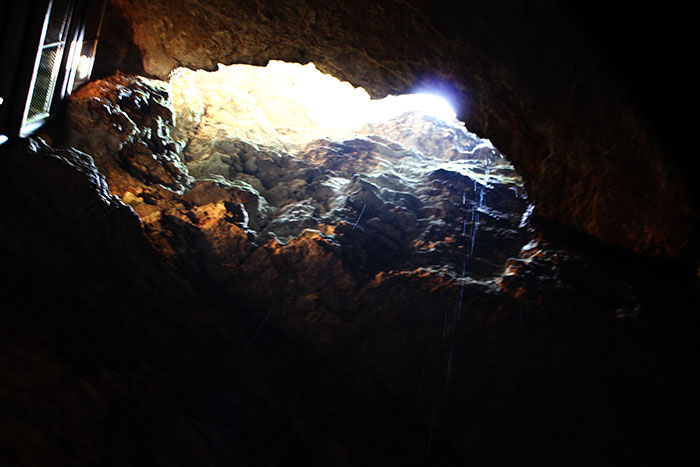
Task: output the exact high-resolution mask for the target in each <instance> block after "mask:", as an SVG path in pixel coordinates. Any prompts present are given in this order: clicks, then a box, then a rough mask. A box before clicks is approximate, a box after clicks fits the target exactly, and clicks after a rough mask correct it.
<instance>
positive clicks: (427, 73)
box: [112, 0, 700, 258]
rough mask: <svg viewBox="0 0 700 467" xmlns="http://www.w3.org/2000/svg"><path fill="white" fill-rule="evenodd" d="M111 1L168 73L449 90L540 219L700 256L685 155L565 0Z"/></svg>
mask: <svg viewBox="0 0 700 467" xmlns="http://www.w3.org/2000/svg"><path fill="white" fill-rule="evenodd" d="M112 3H113V5H114V6H115V7H116V9H117V10H118V11H119V12H121V14H122V15H123V17H124V18H125V19H126V22H127V24H128V25H129V26H130V27H131V28H132V29H133V42H134V43H135V44H136V45H137V46H138V48H139V49H140V51H141V53H142V55H143V69H144V70H145V72H147V73H150V74H151V75H155V76H157V77H161V78H164V77H166V76H167V75H168V74H169V73H170V71H172V70H173V69H175V68H177V67H181V66H186V67H190V68H193V69H198V68H204V69H209V70H211V69H214V68H215V67H216V64H217V63H224V64H231V63H249V64H257V65H262V64H265V63H267V61H268V60H270V59H282V60H286V61H298V62H302V63H305V62H308V61H312V62H314V63H315V64H316V65H317V66H318V67H319V68H320V69H322V70H324V71H327V72H329V73H332V74H333V75H335V76H337V77H339V78H341V79H344V80H347V81H350V82H352V83H353V84H355V85H358V86H363V87H365V88H366V89H367V90H368V91H369V92H371V93H372V94H373V95H375V96H383V95H386V94H387V93H394V94H398V93H405V92H409V91H412V90H414V89H416V88H421V87H432V88H437V89H443V90H444V92H446V93H447V94H448V95H451V97H452V98H453V100H454V102H455V103H456V105H457V106H458V108H459V115H460V118H461V119H462V120H463V121H464V122H465V123H466V124H467V126H468V127H469V128H470V129H471V130H472V131H475V132H476V133H477V134H479V135H482V136H485V137H488V138H489V139H491V140H492V141H493V142H494V144H495V145H496V146H497V147H498V148H499V149H500V150H502V151H503V152H504V153H505V154H508V156H509V158H510V159H511V160H512V162H513V164H514V165H515V167H516V169H517V170H518V171H519V173H520V174H521V175H522V176H523V177H524V179H525V182H526V186H527V189H528V192H529V193H530V194H531V196H532V197H533V200H534V202H535V205H536V206H537V213H538V214H539V215H540V216H541V217H543V218H545V219H550V220H554V221H558V222H560V223H563V224H565V225H568V226H571V227H573V228H575V229H577V230H579V231H582V232H587V233H589V234H591V235H593V236H595V237H597V238H599V239H600V240H602V241H603V242H605V243H608V244H612V245H617V246H621V247H623V248H627V249H631V250H634V251H637V252H642V253H645V254H651V255H659V256H664V257H673V258H687V257H688V255H695V254H696V252H695V250H694V248H695V246H696V245H695V243H696V241H697V238H698V219H699V218H700V216H699V215H698V206H697V203H696V198H695V197H694V192H693V191H692V190H691V189H690V188H689V181H690V180H691V179H690V177H686V176H684V174H683V173H682V172H681V171H680V170H679V167H678V165H676V164H675V162H674V161H682V156H681V155H679V154H680V153H679V154H673V153H669V152H667V151H665V150H664V147H668V145H667V144H666V142H664V141H660V140H659V138H658V136H657V135H656V134H655V133H654V132H653V131H651V129H650V127H649V125H648V123H647V121H646V119H645V118H642V117H640V116H639V113H638V112H637V111H636V110H635V106H634V105H633V104H632V103H631V102H630V100H629V99H628V97H627V95H626V93H625V91H624V90H623V89H621V88H620V86H619V85H618V84H617V82H616V80H615V79H613V78H612V73H611V72H610V71H609V70H607V69H606V64H605V62H604V61H602V60H600V58H599V57H597V56H596V55H594V53H593V51H592V50H591V48H590V47H589V45H588V44H587V43H586V42H585V41H584V39H583V36H582V33H581V30H580V29H579V28H578V27H577V26H578V24H576V23H575V21H573V20H572V18H571V16H570V15H569V14H568V10H565V9H564V7H563V6H562V5H559V4H556V3H553V2H547V1H543V2H529V1H528V2H515V3H513V2H495V3H494V2H487V3H484V2H479V3H473V2H440V3H439V4H437V5H436V4H435V2H425V1H422V0H411V1H401V2H398V1H397V2H380V3H377V2H373V1H372V2H370V1H355V2H340V1H334V2H316V1H312V0H310V1H303V2H300V1H297V0H289V1H282V2H280V1H277V0H275V1H256V2H242V1H239V2H231V1H229V0H226V1H224V0H189V1H187V2H184V3H183V2H179V1H178V2H174V1H170V0H159V1H155V2H149V3H148V4H147V5H142V4H141V3H138V2H133V1H132V0H113V2H112ZM591 9H592V11H593V10H596V9H595V8H594V7H591ZM596 11H597V10H596ZM604 11H606V14H607V12H608V6H607V5H606V8H604ZM628 14H629V12H627V11H625V15H624V16H623V17H622V18H624V20H625V21H627V16H628ZM603 16H605V15H603ZM610 29H611V30H614V28H612V27H611V28H610ZM116 66H119V65H118V64H116ZM658 75H659V73H656V74H655V75H654V76H658ZM647 100H648V99H647ZM657 120H658V119H657ZM665 136H666V137H670V135H665Z"/></svg>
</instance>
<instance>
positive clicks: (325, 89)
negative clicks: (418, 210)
mask: <svg viewBox="0 0 700 467" xmlns="http://www.w3.org/2000/svg"><path fill="white" fill-rule="evenodd" d="M170 82H171V85H172V90H173V96H174V102H175V106H176V111H178V113H180V112H179V109H178V107H179V108H180V109H182V108H184V107H187V108H189V109H191V108H192V107H193V106H195V107H197V106H198V107H201V108H202V110H203V113H204V115H205V116H206V118H207V119H208V120H209V122H210V123H211V122H214V123H217V122H218V123H220V124H221V125H226V128H227V131H228V132H229V133H233V134H239V133H240V134H242V135H243V134H244V135H245V138H246V139H247V140H251V141H255V142H258V143H261V144H266V145H277V144H281V145H283V146H285V147H286V148H287V149H290V150H291V149H293V147H295V146H299V145H303V144H306V143H308V142H311V141H313V140H315V139H319V138H324V137H326V138H337V139H342V138H347V137H352V136H353V135H354V134H355V133H356V132H357V131H359V129H360V128H361V127H362V126H363V125H366V124H371V123H378V122H381V121H386V120H390V119H392V118H395V117H398V116H400V115H401V114H403V113H406V112H411V111H418V112H422V113H424V114H427V115H430V116H433V117H435V118H438V119H441V120H443V121H445V122H446V123H450V124H455V125H459V124H460V123H459V122H458V121H457V120H456V114H455V111H454V110H453V109H452V107H451V106H450V104H449V103H448V102H447V101H446V100H445V99H444V98H443V97H440V96H438V95H434V94H429V93H420V94H407V95H402V96H388V97H386V98H384V99H376V100H373V99H370V96H369V94H368V93H367V91H365V90H364V89H363V88H355V87H353V86H352V85H351V84H350V83H348V82H344V81H340V80H338V79H336V78H334V77H332V76H330V75H326V74H323V73H321V72H320V71H319V70H318V69H317V68H316V67H315V66H314V64H313V63H308V64H306V65H300V64H298V63H286V62H281V61H270V62H269V64H268V65H267V66H266V67H256V66H250V65H230V66H225V65H219V68H218V70H217V71H215V72H206V71H192V70H188V69H178V70H176V71H175V72H174V73H173V75H172V76H171V81H170ZM251 128H252V129H251Z"/></svg>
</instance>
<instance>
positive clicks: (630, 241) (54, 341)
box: [0, 0, 700, 466]
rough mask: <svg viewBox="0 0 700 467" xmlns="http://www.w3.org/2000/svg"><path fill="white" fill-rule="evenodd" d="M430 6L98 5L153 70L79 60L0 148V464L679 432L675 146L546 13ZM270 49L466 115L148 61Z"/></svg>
mask: <svg viewBox="0 0 700 467" xmlns="http://www.w3.org/2000/svg"><path fill="white" fill-rule="evenodd" d="M450 3H451V2H445V3H441V4H439V5H435V4H434V2H433V3H430V2H422V1H413V0H411V1H401V2H380V3H376V2H363V1H360V2H353V3H352V5H346V4H341V3H338V2H315V1H302V2H286V1H284V2H266V1H258V2H252V3H251V2H231V1H227V2H224V1H218V0H210V1H206V2H204V1H197V0H192V1H188V2H170V1H167V0H158V1H155V2H149V3H147V4H141V3H138V5H137V4H136V3H135V2H130V1H128V0H114V1H113V2H112V7H115V8H116V9H112V10H111V12H110V15H121V16H122V17H123V18H122V19H123V21H124V22H123V23H119V27H120V28H121V29H120V31H126V32H128V31H129V30H130V29H131V30H133V41H134V43H135V45H136V46H138V51H139V52H140V54H141V55H142V56H143V60H144V61H143V63H138V64H136V65H135V66H132V67H131V68H132V70H131V71H134V69H138V68H141V70H140V71H141V72H142V74H144V75H145V74H147V75H150V78H147V77H144V76H138V75H136V74H124V73H116V74H114V75H112V76H109V77H105V78H104V79H99V80H95V81H93V82H91V83H88V84H87V85H85V86H83V87H82V88H80V89H79V90H78V91H76V92H75V93H74V94H73V95H72V96H71V97H70V99H69V100H68V102H66V106H65V111H64V112H63V114H62V115H60V118H59V119H57V120H56V121H54V122H53V123H52V125H50V126H49V127H48V128H46V129H45V130H43V132H42V134H41V135H37V136H33V137H32V138H29V139H21V140H12V141H10V142H8V143H5V144H3V145H2V146H0V163H2V165H3V169H4V170H3V173H4V174H5V177H4V181H3V183H2V184H0V196H2V199H3V200H4V201H3V203H1V204H0V216H1V218H2V229H0V235H1V237H0V240H1V241H0V255H1V257H2V258H3V264H4V265H5V266H6V268H7V270H8V271H10V272H11V274H9V275H8V276H9V277H8V278H6V279H4V281H5V287H4V288H3V289H2V291H1V292H2V293H1V294H0V351H2V354H3V359H2V367H0V369H1V370H2V371H1V372H0V373H1V374H2V375H3V376H2V378H0V433H1V436H0V464H7V465H18V466H21V465H51V464H66V465H134V464H144V463H145V464H167V465H200V464H207V465H250V466H268V465H270V466H272V465H310V466H315V465H319V466H321V465H348V466H354V465H430V466H438V465H439V466H452V465H455V466H456V465H465V464H483V465H513V464H516V463H525V464H531V463H535V462H537V463H539V464H553V465H554V464H556V465H561V464H566V465H570V464H573V465H591V464H593V463H601V462H602V463H617V464H627V463H649V462H651V463H658V464H674V463H678V462H679V461H680V459H682V458H683V455H684V454H687V453H689V452H690V453H692V449H694V443H695V441H696V440H697V438H698V429H697V423H696V421H697V415H698V404H697V401H696V398H697V393H698V390H700V387H698V383H697V381H696V378H694V369H695V368H696V367H697V360H698V352H697V342H696V338H695V335H696V330H697V329H698V324H699V323H698V317H697V312H696V310H697V309H698V306H697V305H698V303H699V299H698V293H697V264H695V263H693V258H692V256H691V255H692V251H693V250H692V248H693V241H694V240H695V237H694V235H696V232H697V230H696V228H697V225H696V224H694V223H693V222H695V220H696V219H697V212H696V211H695V209H696V207H695V206H694V202H695V201H694V199H693V197H692V194H691V193H690V191H689V189H688V187H687V186H686V184H685V182H684V181H683V178H682V176H681V175H679V173H678V170H679V169H678V167H677V166H676V164H674V162H673V158H672V157H668V156H667V155H666V154H664V153H663V150H662V149H661V146H660V145H659V144H658V143H657V142H656V141H655V137H654V136H653V135H652V133H650V132H648V131H647V130H648V128H647V127H646V124H645V122H644V121H643V120H642V119H640V118H639V117H638V115H637V114H635V113H634V112H632V111H631V110H630V107H629V105H628V104H629V103H628V102H627V101H626V100H625V98H624V96H623V97H620V96H619V95H618V94H616V92H615V86H614V85H612V84H610V83H609V82H607V81H606V78H605V76H606V75H605V74H604V73H603V72H602V71H601V70H599V69H598V68H597V67H598V66H599V65H600V64H599V63H598V62H597V61H596V60H595V59H594V58H595V57H594V56H592V55H589V53H590V51H589V50H588V49H587V48H586V46H585V44H583V43H581V42H579V38H578V36H577V35H576V32H575V31H569V26H571V24H570V23H566V22H563V23H559V22H558V21H559V20H561V19H562V18H566V16H562V15H561V14H560V11H559V10H558V7H556V6H554V5H550V4H549V3H548V2H535V3H533V4H531V3H530V2H527V4H525V3H522V4H519V3H517V2H516V3H515V4H513V2H508V4H507V5H505V4H504V5H500V4H489V5H481V6H475V7H474V8H475V10H474V11H469V12H467V11H465V10H466V8H467V6H465V5H462V4H461V3H460V5H450ZM448 5H449V8H448ZM110 8H111V7H110ZM506 11H509V13H508V14H506V15H505V16H504V18H505V19H504V23H501V22H499V21H497V19H498V18H500V17H499V16H497V15H496V14H497V13H498V14H500V13H503V12H506ZM519 15H522V16H523V17H525V18H529V19H535V21H533V22H532V23H528V22H521V21H518V20H517V18H518V17H519ZM114 24H116V23H112V27H114ZM107 26H108V27H107V29H106V31H105V34H106V39H109V34H114V33H115V30H114V29H112V31H111V32H110V30H109V25H107ZM543 26H551V28H550V29H548V28H543ZM506 27H507V28H512V29H509V30H508V31H507V36H506V37H505V38H504V39H503V40H502V41H498V40H496V36H497V34H496V33H497V32H498V31H499V29H500V28H506ZM562 38H563V39H562ZM519 39H527V40H523V41H522V43H520V42H519ZM560 39H561V41H562V42H561V43H562V44H563V45H562V46H561V49H559V48H558V47H556V46H553V45H552V43H554V42H551V41H555V40H556V41H558V40H560ZM122 40H123V38H122ZM550 40H551V41H550ZM556 43H557V44H559V42H556ZM543 44H545V45H547V47H543ZM122 45H124V44H122ZM127 45H128V44H127ZM133 45H134V44H131V45H130V46H129V47H131V46H133ZM108 50H110V49H108ZM111 50H113V51H114V50H115V49H111ZM135 50H136V49H133V48H129V49H128V50H126V51H125V53H124V54H119V53H117V52H115V57H117V56H123V57H132V58H133V57H138V56H139V53H136V52H135ZM516 52H517V53H516ZM530 52H532V53H530ZM572 52H573V56H572V57H570V56H569V55H570V54H571V53H572ZM280 58H282V59H287V60H292V61H299V62H307V61H313V62H314V63H315V64H316V65H317V66H318V67H319V68H320V69H322V70H325V71H330V72H332V73H333V74H334V75H335V76H337V77H342V78H346V79H348V80H350V81H351V82H352V83H353V84H355V85H363V86H365V87H366V88H367V89H368V90H369V91H370V92H371V93H372V94H373V95H374V96H375V97H378V96H382V95H384V94H387V93H400V92H402V91H405V90H408V89H410V88H412V87H414V86H416V85H420V84H426V83H430V84H432V85H433V86H438V87H439V86H440V85H443V86H444V88H443V90H444V91H445V92H451V93H452V97H453V99H454V100H455V102H457V103H458V104H459V105H460V118H461V120H462V121H465V122H466V123H467V126H466V127H465V126H464V125H462V124H461V123H460V122H459V121H456V120H455V121H442V120H439V119H435V118H432V117H430V116H426V115H424V114H419V113H403V114H399V115H395V116H393V117H391V118H389V119H387V120H384V121H375V122H371V123H368V124H366V125H364V126H362V127H360V128H353V129H352V131H345V132H336V133H331V134H328V135H326V136H322V135H319V134H316V133H315V130H314V131H312V130H310V126H309V125H306V123H308V122H307V121H306V120H305V119H304V120H303V121H302V120H301V119H300V120H299V121H297V122H296V123H297V125H296V126H294V125H292V126H290V125H287V123H288V119H286V117H287V116H286V115H285V116H284V117H285V118H282V116H281V115H279V114H277V115H276V117H279V118H277V119H275V118H270V119H269V120H271V121H272V122H271V123H272V125H271V126H266V125H257V126H255V125H254V126H252V127H251V126H249V125H248V123H250V122H249V121H248V120H249V119H248V118H247V117H248V116H249V114H248V113H246V112H248V111H250V112H251V114H252V113H255V112H258V111H260V110H261V108H260V107H261V105H260V102H254V103H253V104H251V105H249V106H248V107H246V106H244V105H243V104H241V103H240V102H237V101H236V99H238V98H239V97H240V95H236V93H234V92H233V91H232V92H231V93H230V95H229V96H228V97H226V96H224V97H226V98H224V97H222V96H207V92H206V89H204V88H199V87H198V86H197V80H198V79H200V78H201V80H202V81H201V82H204V81H206V80H207V79H209V78H208V76H209V75H208V74H206V73H205V72H204V71H198V72H195V71H188V70H183V69H179V70H178V71H176V72H175V74H174V75H172V78H171V79H170V80H169V81H166V80H165V79H166V78H168V77H169V74H170V72H171V71H172V70H174V69H175V68H179V67H181V66H186V67H191V68H193V69H197V68H204V69H210V70H211V69H214V68H215V67H216V65H217V63H219V62H222V63H234V62H236V63H238V62H241V63H253V64H264V63H266V62H267V61H268V60H270V59H280ZM569 58H571V60H569ZM114 60H115V61H116V58H115V59H114ZM108 62H109V60H108ZM103 63H104V62H103ZM110 63H112V64H113V65H115V66H116V67H119V66H121V65H123V63H113V62H110ZM533 64H534V65H537V66H536V67H533ZM131 65H134V64H133V63H131ZM577 67H583V71H581V70H577ZM107 68H109V67H107ZM533 70H539V71H537V72H536V71H533ZM599 72H600V74H599ZM590 76H595V77H596V78H595V80H594V81H592V82H589V81H587V79H588V77H590ZM599 91H600V93H599ZM229 98H230V99H229ZM268 98H269V96H268ZM263 106H264V105H263ZM571 108H576V109H578V110H579V112H578V113H572V111H571ZM232 109H235V112H233V111H232ZM232 115H233V121H234V124H233V125H232V124H231V118H230V117H231V116H232ZM243 117H245V118H243ZM290 118H297V116H296V115H295V116H293V117H290ZM244 121H245V124H243V123H244ZM467 128H469V130H470V131H476V132H477V133H478V134H480V135H483V136H488V137H489V138H490V139H491V140H492V141H493V143H494V144H495V147H494V146H493V145H492V144H491V143H490V142H489V141H487V140H482V139H481V138H479V137H477V136H476V134H474V133H470V131H467ZM496 148H498V149H496ZM499 150H503V151H504V154H505V155H506V156H507V158H508V159H506V157H504V156H503V155H502V154H501V153H500V152H499ZM510 161H512V163H513V165H511V163H510ZM630 167H635V168H636V170H633V171H632V170H629V168H630ZM516 169H517V172H516ZM518 174H520V175H522V178H521V176H520V175H518ZM533 209H534V211H535V213H534V214H533ZM552 221H554V222H552ZM582 233H583V234H582ZM620 247H623V248H622V249H620ZM640 252H641V253H644V254H639V253H640Z"/></svg>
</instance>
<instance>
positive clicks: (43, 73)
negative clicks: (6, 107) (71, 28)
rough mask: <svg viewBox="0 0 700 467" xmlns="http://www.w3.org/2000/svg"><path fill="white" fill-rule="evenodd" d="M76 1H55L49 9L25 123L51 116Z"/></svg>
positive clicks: (23, 124)
mask: <svg viewBox="0 0 700 467" xmlns="http://www.w3.org/2000/svg"><path fill="white" fill-rule="evenodd" d="M71 4H72V2H71V1H70V0H53V1H52V2H51V3H50V6H49V9H48V11H47V15H48V23H47V24H46V33H45V34H44V39H43V41H42V46H41V49H40V50H41V51H40V54H39V57H38V59H39V60H38V64H37V67H36V70H35V72H34V77H33V83H32V91H31V94H30V98H29V102H28V105H27V108H26V110H25V112H26V113H25V117H24V122H23V123H22V126H25V125H27V124H28V123H33V122H35V121H37V120H40V119H42V118H44V117H47V116H48V115H49V111H50V109H51V101H52V98H53V94H54V89H55V86H56V81H57V79H58V74H59V68H60V64H61V59H62V58H63V51H64V49H65V47H66V36H67V34H68V23H69V17H70V10H71Z"/></svg>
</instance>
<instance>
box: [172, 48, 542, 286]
mask: <svg viewBox="0 0 700 467" xmlns="http://www.w3.org/2000/svg"><path fill="white" fill-rule="evenodd" d="M169 86H170V92H171V94H172V101H173V107H174V111H175V126H174V130H173V138H174V139H175V140H176V141H179V144H180V145H181V146H182V151H183V155H184V159H185V163H186V165H187V167H188V171H189V174H190V175H192V176H193V177H194V178H195V179H207V178H216V179H223V180H225V181H226V182H227V183H234V184H236V185H237V186H239V187H244V188H245V189H248V190H250V191H252V192H254V193H255V194H256V195H257V196H259V201H258V203H257V209H256V212H247V211H246V212H245V213H244V214H245V215H244V217H245V219H246V222H245V228H247V229H249V230H248V231H249V233H250V234H252V235H253V236H255V237H257V236H259V235H261V234H263V235H268V234H269V235H273V236H274V237H275V239H276V240H278V241H280V242H283V243H284V242H287V241H289V240H290V239H292V238H293V237H295V236H298V235H300V234H301V233H302V232H303V231H305V230H309V229H311V230H317V231H320V232H321V233H323V234H324V235H327V236H329V238H333V239H334V240H335V241H338V242H340V244H341V245H342V246H343V252H344V254H345V259H346V260H350V261H351V262H354V263H358V264H360V265H362V266H363V267H366V268H368V269H369V270H370V271H372V272H376V271H378V270H389V269H392V268H402V269H406V268H416V267H422V268H430V269H439V270H447V271H449V273H451V274H452V275H455V276H459V277H461V280H464V279H465V270H466V267H465V264H461V263H465V262H466V261H467V260H466V259H465V260H464V261H462V260H460V261H457V262H456V263H455V261H454V258H456V257H464V258H468V259H469V261H470V262H472V263H473V267H472V264H470V268H469V269H470V271H469V274H470V275H472V274H473V275H474V276H475V277H478V278H481V279H489V280H490V279H493V278H494V277H496V276H498V275H499V274H500V273H501V272H502V270H503V268H504V265H505V261H506V260H507V258H509V257H513V256H515V255H516V254H517V253H518V251H519V249H520V248H521V247H522V246H523V245H524V244H525V243H526V242H527V240H526V235H525V234H524V233H523V232H522V229H521V225H520V224H521V219H522V217H523V215H524V214H525V212H526V210H527V207H528V204H527V199H528V197H527V195H526V193H525V190H524V186H523V182H522V179H521V178H520V176H519V175H518V174H517V172H516V171H515V169H514V168H513V166H512V165H511V164H510V163H509V161H508V160H507V159H506V158H505V157H504V156H503V155H502V154H501V153H500V152H499V151H498V150H497V149H496V148H495V147H494V146H493V145H492V144H491V142H490V141H489V140H487V139H483V138H480V137H478V136H477V135H475V134H473V133H471V132H469V131H468V130H467V129H466V127H465V125H464V123H462V122H460V121H459V120H458V119H457V118H456V114H455V111H454V110H453V109H452V108H451V106H450V104H449V103H448V102H447V100H446V99H445V98H443V97H441V96H440V95H438V94H435V93H428V92H420V93H415V94H405V95H398V96H394V95H390V96H387V97H385V98H383V99H371V98H370V96H369V94H368V93H367V92H366V91H365V90H364V89H362V88H361V87H354V86H353V85H352V84H350V83H348V82H343V81H340V80H338V79H337V78H335V77H332V76H330V75H326V74H324V73H322V72H320V71H319V70H318V69H317V68H316V67H315V66H314V64H313V63H308V64H306V65H301V64H298V63H286V62H282V61H270V62H269V64H268V65H267V66H265V67H260V66H251V65H230V66H224V65H219V67H218V70H217V71H204V70H198V71H193V70H190V69H187V68H179V69H176V70H175V71H173V73H172V74H171V76H170V80H169ZM243 209H244V211H245V208H243ZM479 233H480V234H479ZM482 237H483V238H482ZM475 249H476V250H479V251H478V253H479V254H477V255H474V252H475ZM458 263H459V264H458Z"/></svg>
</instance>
